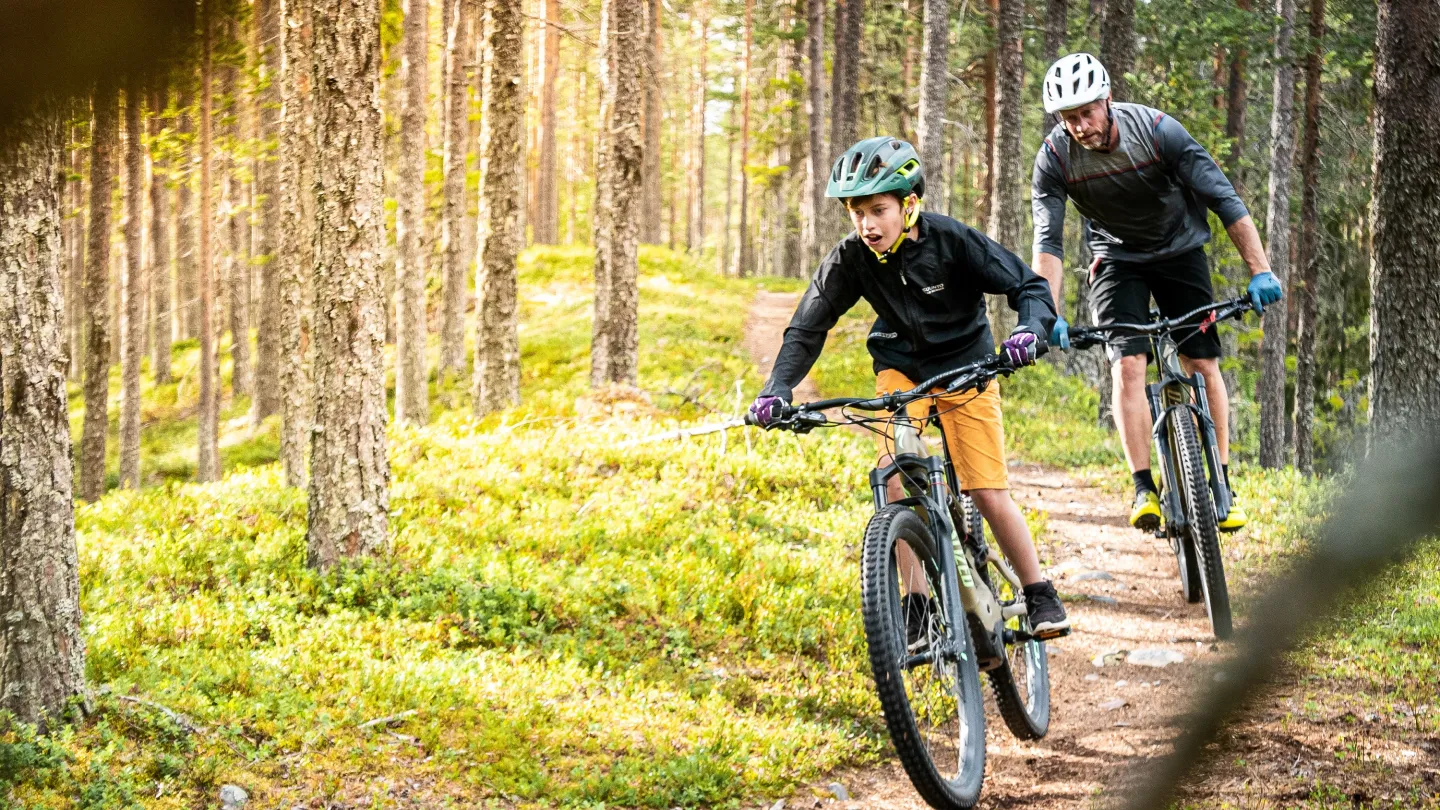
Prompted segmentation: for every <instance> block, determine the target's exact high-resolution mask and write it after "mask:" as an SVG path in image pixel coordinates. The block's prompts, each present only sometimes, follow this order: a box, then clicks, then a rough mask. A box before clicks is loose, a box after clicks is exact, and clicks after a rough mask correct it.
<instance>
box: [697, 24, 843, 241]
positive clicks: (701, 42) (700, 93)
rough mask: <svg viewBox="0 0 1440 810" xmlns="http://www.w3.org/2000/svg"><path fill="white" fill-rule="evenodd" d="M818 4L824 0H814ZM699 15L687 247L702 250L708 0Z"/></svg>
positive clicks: (703, 239)
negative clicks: (697, 72) (698, 60)
mask: <svg viewBox="0 0 1440 810" xmlns="http://www.w3.org/2000/svg"><path fill="white" fill-rule="evenodd" d="M811 2H814V3H820V2H824V0H811ZM696 6H697V10H696V13H697V14H699V16H700V20H699V28H700V36H699V39H698V41H697V42H696V44H695V47H696V50H697V51H698V52H699V58H700V62H699V66H698V71H699V74H698V77H697V80H696V84H695V100H694V105H693V107H694V108H693V110H692V111H691V116H692V118H693V119H694V124H695V130H694V134H693V135H692V136H691V137H692V138H693V139H694V144H693V146H691V150H692V152H693V153H694V156H695V157H694V161H693V162H692V164H691V173H690V182H689V187H690V210H689V212H688V214H687V216H686V225H687V227H686V229H685V230H686V235H685V249H686V250H700V249H702V248H704V247H705V119H706V116H705V113H706V109H707V105H706V102H707V101H708V100H709V95H710V76H709V73H708V68H709V59H708V57H709V52H710V42H709V35H710V16H709V15H710V8H709V5H708V4H707V3H706V2H705V0H701V1H700V2H699V3H697V4H696Z"/></svg>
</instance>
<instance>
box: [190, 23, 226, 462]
mask: <svg viewBox="0 0 1440 810" xmlns="http://www.w3.org/2000/svg"><path fill="white" fill-rule="evenodd" d="M213 2H214V0H200V32H201V33H200V210H199V212H198V213H196V215H195V218H196V220H198V222H199V231H200V239H199V246H198V250H199V260H198V261H197V262H196V263H195V277H196V287H198V288H199V298H200V317H199V319H198V320H199V324H198V326H199V329H200V360H199V363H198V366H199V371H200V413H199V415H198V420H197V421H198V425H197V427H196V431H195V434H196V442H197V444H198V445H199V447H198V448H197V450H196V461H195V480H197V481H199V482H201V483H205V482H207V481H219V480H220V391H219V388H220V368H219V365H218V358H217V357H216V354H215V251H214V249H213V247H212V245H213V241H214V240H213V235H214V234H213V231H214V230H215V199H214V182H213V178H212V177H211V164H212V158H213V157H214V152H215V122H214V112H215V110H214V104H215V99H214V87H215V58H214V53H213V51H214V42H215V20H214V16H215V9H214V7H213V5H212V4H213Z"/></svg>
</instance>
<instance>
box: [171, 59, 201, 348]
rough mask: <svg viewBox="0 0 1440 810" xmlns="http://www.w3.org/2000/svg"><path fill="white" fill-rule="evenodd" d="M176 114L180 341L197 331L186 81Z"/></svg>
mask: <svg viewBox="0 0 1440 810" xmlns="http://www.w3.org/2000/svg"><path fill="white" fill-rule="evenodd" d="M179 96H180V100H179V104H180V117H179V120H178V122H177V125H176V131H177V133H178V134H179V136H180V139H181V147H180V150H181V151H180V154H181V156H182V157H181V159H180V164H179V165H178V166H176V167H175V173H176V184H175V295H176V299H177V300H176V302H175V309H176V318H177V320H178V322H179V325H180V337H181V339H182V340H193V339H194V338H195V337H196V336H197V335H199V334H200V285H199V280H198V279H197V277H196V276H197V273H198V270H197V269H196V267H197V261H196V257H197V254H198V253H199V250H200V248H199V245H198V244H197V241H198V240H199V238H200V233H199V231H198V230H197V228H196V219H195V146H194V141H195V116H194V106H195V91H194V88H193V87H192V86H191V85H190V83H189V82H185V83H184V84H182V85H181V86H180V93H179Z"/></svg>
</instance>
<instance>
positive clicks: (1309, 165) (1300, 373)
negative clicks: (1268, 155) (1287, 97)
mask: <svg viewBox="0 0 1440 810" xmlns="http://www.w3.org/2000/svg"><path fill="white" fill-rule="evenodd" d="M1324 43H1325V0H1310V53H1309V55H1307V56H1306V57H1305V136H1304V139H1303V141H1302V143H1301V147H1300V195H1301V196H1300V249H1299V253H1298V256H1297V259H1296V265H1297V270H1298V273H1297V278H1296V279H1295V283H1294V284H1292V285H1291V289H1293V290H1294V295H1295V308H1296V310H1298V315H1299V320H1298V327H1297V329H1296V334H1295V344H1296V348H1295V467H1296V468H1297V469H1299V470H1300V471H1301V472H1304V473H1312V472H1314V471H1315V448H1314V444H1313V442H1314V432H1315V333H1316V331H1317V328H1318V324H1317V323H1316V317H1317V316H1318V315H1319V293H1320V289H1319V285H1320V255H1319V253H1320V251H1319V249H1318V247H1319V246H1318V245H1317V244H1316V243H1317V241H1318V240H1317V238H1316V228H1317V227H1318V225H1319V222H1318V220H1319V218H1320V202H1319V199H1318V198H1319V188H1318V187H1319V181H1318V175H1319V170H1320V92H1321V87H1320V81H1321V73H1320V67H1321V60H1322V59H1323V57H1324V54H1325V50H1324Z"/></svg>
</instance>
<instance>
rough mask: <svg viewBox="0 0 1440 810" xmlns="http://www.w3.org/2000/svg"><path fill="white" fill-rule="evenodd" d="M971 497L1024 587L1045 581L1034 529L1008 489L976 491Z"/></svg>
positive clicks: (971, 492)
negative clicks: (1042, 578)
mask: <svg viewBox="0 0 1440 810" xmlns="http://www.w3.org/2000/svg"><path fill="white" fill-rule="evenodd" d="M969 492H970V497H971V499H973V500H974V501H975V506H976V507H977V508H978V509H979V510H980V514H981V515H983V516H984V517H985V522H986V523H989V524H990V531H992V532H994V534H995V540H996V542H998V543H999V544H1000V550H1001V551H1003V552H1005V559H1007V560H1009V561H1010V565H1011V566H1012V567H1013V568H1014V569H1015V575H1016V576H1018V577H1020V584H1021V585H1034V584H1035V583H1037V582H1040V581H1041V578H1040V557H1039V555H1037V554H1036V553H1035V541H1034V540H1033V539H1032V538H1031V536H1030V527H1029V525H1027V524H1026V523H1025V515H1024V514H1022V513H1021V512H1020V507H1019V506H1016V505H1015V501H1014V500H1013V499H1011V497H1010V490H1008V489H972V490H969Z"/></svg>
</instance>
